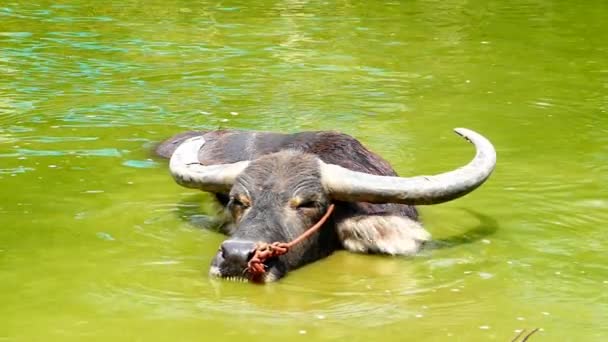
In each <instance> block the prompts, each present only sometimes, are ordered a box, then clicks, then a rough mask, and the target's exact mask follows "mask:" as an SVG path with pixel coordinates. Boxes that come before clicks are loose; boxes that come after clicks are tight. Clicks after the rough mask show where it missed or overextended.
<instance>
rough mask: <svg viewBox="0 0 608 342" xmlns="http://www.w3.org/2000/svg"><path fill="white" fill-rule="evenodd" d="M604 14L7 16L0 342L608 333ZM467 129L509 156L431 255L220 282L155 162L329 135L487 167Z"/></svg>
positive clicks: (230, 6)
mask: <svg viewBox="0 0 608 342" xmlns="http://www.w3.org/2000/svg"><path fill="white" fill-rule="evenodd" d="M607 10H608V9H607V8H606V6H605V4H603V3H602V2H600V1H594V2H593V3H589V2H586V3H580V4H578V3H571V2H562V1H537V2H517V3H512V2H509V3H507V2H496V1H490V2H488V3H483V4H480V3H463V2H454V1H443V2H440V1H425V2H387V3H362V2H352V1H344V2H308V1H276V2H273V3H264V2H260V3H255V4H253V3H250V2H243V1H236V2H231V3H219V2H214V1H203V2H199V3H191V2H180V1H169V2H167V1H164V2H160V1H145V2H144V1H138V0H130V1H125V2H122V3H121V4H120V5H117V4H113V5H112V6H107V5H106V4H102V3H101V2H91V3H89V2H81V1H71V2H69V3H65V4H54V3H51V2H48V1H45V0H42V1H36V2H26V1H19V0H17V1H13V2H7V3H3V4H0V22H1V23H2V24H1V25H0V73H1V74H2V77H1V78H0V162H1V165H0V185H1V188H2V191H1V192H0V227H2V229H0V279H2V281H1V282H0V290H1V291H0V302H1V303H2V306H1V307H0V315H1V316H2V317H3V318H4V320H3V323H2V324H0V327H2V329H0V340H11V341H12V340H20V341H21V340H23V341H31V340H39V339H41V338H45V339H51V340H62V341H63V340H82V339H83V338H86V339H99V340H104V341H105V340H109V339H116V340H129V341H131V340H144V339H145V340H168V339H170V338H171V339H176V338H177V339H180V340H200V338H201V336H202V337H204V338H207V339H210V340H232V339H234V340H236V339H243V338H247V339H250V340H267V339H268V338H288V339H297V338H312V339H315V340H344V339H347V338H348V339H349V340H362V341H363V340H366V341H367V340H379V339H384V340H395V341H402V340H408V339H413V340H419V339H423V340H425V341H426V340H437V341H444V340H450V339H453V340H462V341H486V340H490V339H493V340H499V341H506V340H509V339H512V338H513V337H514V336H515V335H516V331H519V330H521V329H528V330H531V329H532V328H536V327H539V328H542V330H541V331H540V332H539V333H537V335H535V336H533V337H532V338H531V340H532V339H543V338H544V339H547V340H573V341H601V340H604V339H605V338H606V337H608V330H607V329H606V327H605V324H604V322H605V321H606V320H607V319H608V307H607V304H606V303H608V301H607V298H606V294H605V293H606V290H607V289H608V267H607V266H606V263H605V262H604V257H603V256H604V255H605V253H606V246H607V245H608V238H606V234H604V233H603V225H604V223H605V222H606V221H608V211H607V210H606V208H607V207H608V199H607V196H606V195H605V194H604V192H602V184H605V183H606V182H607V181H608V178H607V175H608V166H607V165H608V162H607V161H608V159H607V157H606V156H607V155H608V153H607V152H608V138H607V137H608V121H607V116H606V111H607V110H608V101H607V100H608V98H607V97H606V95H605V93H606V92H605V89H606V73H607V71H606V67H605V65H606V63H607V62H608V61H607V60H606V56H608V54H607V52H608V51H607V47H606V44H605V41H606V40H607V39H608V37H607V36H608V30H607V28H606V24H605V17H606V13H607V12H606V11H607ZM454 127H470V128H472V129H475V130H478V131H479V132H482V133H483V134H484V135H486V136H488V137H489V138H490V139H491V140H492V141H493V142H494V144H495V145H496V147H497V150H498V167H497V169H496V171H495V174H494V175H493V176H492V178H491V180H490V181H489V182H488V183H487V184H485V185H484V186H483V187H482V188H480V189H479V190H477V191H475V192H474V193H472V194H471V195H468V196H467V197H465V198H463V199H460V200H458V201H456V202H453V203H448V204H444V205H440V206H432V207H424V208H421V213H422V218H423V220H424V223H425V225H426V226H427V227H428V229H429V230H430V231H431V232H432V233H433V235H434V238H435V241H434V242H433V243H432V244H431V246H430V248H428V249H426V250H425V251H424V252H423V253H422V254H421V255H420V256H418V257H415V258H390V257H382V256H365V255H354V254H351V253H346V252H338V253H335V254H334V255H332V256H331V257H329V258H326V259H325V260H322V261H320V262H318V263H315V264H313V265H309V266H307V267H304V268H302V269H301V270H298V271H296V272H293V273H292V274H290V275H289V276H288V277H287V278H285V279H284V280H282V281H281V282H279V283H276V284H270V285H268V286H248V285H243V284H240V283H230V282H225V281H217V280H214V279H209V278H208V277H207V275H206V273H207V269H208V265H209V263H210V261H211V258H212V257H213V254H214V253H215V251H216V249H217V247H218V245H219V244H220V243H221V241H222V240H223V239H224V236H223V235H222V234H220V233H218V232H217V227H218V225H219V220H218V219H217V217H216V213H217V208H216V207H215V206H214V205H213V204H212V203H211V201H210V199H211V196H209V195H205V194H196V192H193V191H192V190H188V189H184V188H180V187H179V186H177V185H175V184H174V183H173V181H172V179H171V177H170V176H169V174H168V171H167V163H166V161H163V160H159V159H157V158H155V157H153V156H152V152H151V151H152V149H153V147H154V145H155V144H156V142H157V141H160V140H162V139H164V138H166V137H167V136H169V135H171V134H174V133H176V132H178V131H182V130H185V129H217V128H241V129H256V130H274V131H283V132H290V131H299V130H320V129H335V130H341V131H343V132H346V133H349V134H352V135H354V136H356V137H357V138H359V139H360V140H361V141H363V142H364V143H366V144H367V145H368V146H369V147H370V148H371V149H372V150H374V151H376V152H378V153H380V154H381V155H382V156H383V157H385V158H386V159H387V160H390V161H391V162H392V163H393V164H394V166H395V168H396V169H397V170H398V171H399V173H400V174H402V175H412V174H421V173H422V174H428V173H435V172H440V171H444V170H449V169H452V168H454V167H456V166H459V165H462V164H463V163H464V162H466V161H467V160H469V159H470V158H471V157H472V153H473V152H472V149H471V147H470V146H469V145H468V144H465V143H463V142H462V141H460V140H459V139H458V138H457V137H455V136H454V135H453V133H452V129H453V128H454ZM199 228H204V229H199ZM42 336H44V337H42Z"/></svg>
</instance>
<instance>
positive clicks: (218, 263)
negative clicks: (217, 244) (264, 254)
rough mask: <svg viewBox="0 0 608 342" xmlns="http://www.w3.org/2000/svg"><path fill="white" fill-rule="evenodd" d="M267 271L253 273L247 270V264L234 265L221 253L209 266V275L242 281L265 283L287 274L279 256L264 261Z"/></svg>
mask: <svg viewBox="0 0 608 342" xmlns="http://www.w3.org/2000/svg"><path fill="white" fill-rule="evenodd" d="M264 268H265V270H266V272H265V273H263V274H261V275H255V276H254V275H252V274H251V273H250V272H249V271H248V270H247V265H246V264H243V265H234V264H230V263H228V262H227V260H224V258H223V257H222V255H221V253H218V254H216V256H215V258H213V261H212V262H211V267H210V268H209V276H210V277H212V278H216V279H222V280H227V281H231V282H240V283H256V284H265V283H271V282H274V281H277V280H278V279H280V278H282V277H283V276H284V275H285V273H286V272H285V271H283V267H282V263H281V262H280V260H279V258H277V257H275V258H270V259H268V260H266V261H264Z"/></svg>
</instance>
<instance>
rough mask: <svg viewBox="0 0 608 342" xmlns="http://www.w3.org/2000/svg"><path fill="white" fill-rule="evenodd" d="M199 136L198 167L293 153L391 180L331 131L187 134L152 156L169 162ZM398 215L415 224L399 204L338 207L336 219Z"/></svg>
mask: <svg viewBox="0 0 608 342" xmlns="http://www.w3.org/2000/svg"><path fill="white" fill-rule="evenodd" d="M200 135H203V136H204V138H205V140H206V141H207V142H206V143H205V145H204V147H203V149H202V150H201V153H200V154H199V160H200V161H201V163H202V164H205V165H213V164H226V163H234V162H237V161H242V160H254V159H257V158H259V157H261V156H263V155H267V154H270V153H275V152H278V151H281V150H287V149H291V150H297V151H302V152H306V153H311V154H315V155H317V156H318V157H319V158H320V159H321V160H323V161H324V162H325V163H329V164H336V165H340V166H342V167H345V168H347V169H350V170H353V171H360V172H366V173H370V174H375V175H384V176H395V175H397V173H396V172H395V171H394V170H393V168H392V167H391V166H390V164H389V163H388V162H387V161H386V160H384V159H382V158H381V157H380V156H378V155H377V154H375V153H373V152H371V151H370V150H368V149H367V148H365V146H363V145H362V144H361V143H360V142H359V141H357V140H356V139H355V138H353V137H351V136H349V135H346V134H343V133H339V132H332V131H321V132H302V133H294V134H280V133H270V132H247V131H236V130H220V131H199V132H195V131H190V132H185V133H181V134H178V135H175V136H173V137H171V138H169V139H167V140H165V141H164V142H162V143H161V144H160V145H159V146H158V147H157V148H156V153H157V154H158V155H160V156H162V157H165V158H170V157H171V154H172V153H173V151H175V149H176V148H177V146H179V144H181V142H183V141H184V140H186V139H188V138H191V137H194V136H200ZM216 196H217V198H218V200H219V201H220V203H222V205H226V204H227V202H228V199H227V196H225V194H217V195H216ZM374 214H375V215H384V214H386V215H399V216H407V217H409V218H411V219H413V220H418V212H417V211H416V208H415V207H413V206H408V205H403V204H392V203H389V204H371V203H362V202H358V203H350V202H349V203H344V202H343V203H338V206H337V210H336V214H335V216H336V218H337V219H342V218H344V217H348V216H353V215H374Z"/></svg>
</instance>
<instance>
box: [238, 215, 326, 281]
mask: <svg viewBox="0 0 608 342" xmlns="http://www.w3.org/2000/svg"><path fill="white" fill-rule="evenodd" d="M333 211H334V205H333V204H330V205H329V207H328V208H327V211H326V212H325V214H324V215H323V217H321V219H320V220H319V221H318V222H317V223H315V225H314V226H312V227H310V228H308V229H307V230H306V231H305V232H304V233H302V234H301V235H300V236H298V237H297V238H295V239H293V240H291V241H290V242H273V243H266V242H260V243H258V245H257V247H256V249H255V250H254V252H253V256H252V257H251V259H249V262H248V263H247V269H246V270H245V271H246V272H248V273H249V274H251V276H252V277H253V279H254V280H255V279H257V278H259V277H260V276H261V275H263V274H264V273H266V269H265V268H264V261H266V260H268V259H270V258H274V257H278V256H281V255H283V254H285V253H287V252H289V249H290V248H291V247H293V246H295V245H297V244H298V243H300V242H302V241H304V240H305V239H307V238H308V237H310V236H311V235H312V234H314V233H315V232H316V231H318V230H319V229H320V228H321V227H322V226H323V224H324V223H325V221H327V219H328V218H329V216H330V215H331V213H332V212H333Z"/></svg>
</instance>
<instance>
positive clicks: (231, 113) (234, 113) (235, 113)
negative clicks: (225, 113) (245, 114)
mask: <svg viewBox="0 0 608 342" xmlns="http://www.w3.org/2000/svg"><path fill="white" fill-rule="evenodd" d="M230 115H239V113H238V112H230Z"/></svg>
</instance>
